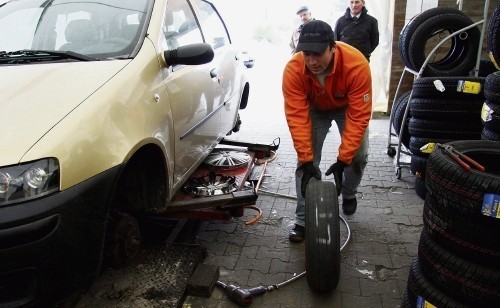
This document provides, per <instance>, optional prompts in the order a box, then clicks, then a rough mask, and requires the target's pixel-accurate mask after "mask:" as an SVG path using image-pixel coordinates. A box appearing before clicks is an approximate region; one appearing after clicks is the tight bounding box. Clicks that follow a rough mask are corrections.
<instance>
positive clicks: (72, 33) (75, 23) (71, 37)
mask: <svg viewBox="0 0 500 308" xmlns="http://www.w3.org/2000/svg"><path fill="white" fill-rule="evenodd" d="M92 28H93V27H92V23H91V22H90V20H88V19H78V20H72V21H70V22H69V24H68V26H67V27H66V30H65V31H64V35H65V36H66V41H68V42H71V43H74V42H88V41H90V40H92V38H93V34H94V33H93V31H92Z"/></svg>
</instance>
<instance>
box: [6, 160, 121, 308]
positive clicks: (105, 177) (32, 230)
mask: <svg viewBox="0 0 500 308" xmlns="http://www.w3.org/2000/svg"><path fill="white" fill-rule="evenodd" d="M118 170H119V168H118V167H116V168H113V169H111V170H108V171H106V172H103V173H101V174H99V175H97V176H95V177H93V178H91V179H89V180H87V181H85V182H83V183H80V184H78V185H76V186H74V187H72V188H70V189H67V190H65V191H62V192H58V193H55V194H52V195H49V196H46V197H43V198H39V199H36V200H31V201H28V202H25V203H21V204H17V205H12V206H7V207H3V208H0V260H1V262H0V306H1V307H5V306H6V307H17V306H22V305H35V304H36V305H37V306H39V305H44V304H48V303H53V302H55V301H57V300H59V299H61V298H63V297H65V296H67V295H68V294H70V293H72V292H75V291H77V290H78V289H80V288H82V287H86V286H87V285H89V284H90V283H91V282H92V281H93V280H94V279H95V278H96V277H97V276H98V274H99V271H100V266H101V261H102V248H103V243H104V233H105V228H106V217H107V214H108V208H109V206H108V204H109V198H110V195H111V194H110V192H111V191H112V187H113V182H114V179H115V177H116V174H117V172H118Z"/></svg>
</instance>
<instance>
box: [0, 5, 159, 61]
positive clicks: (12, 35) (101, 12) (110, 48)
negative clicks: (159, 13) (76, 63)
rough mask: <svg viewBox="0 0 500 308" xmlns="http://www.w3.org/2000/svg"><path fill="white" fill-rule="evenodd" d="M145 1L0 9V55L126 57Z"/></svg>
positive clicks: (142, 21) (134, 42)
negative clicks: (33, 52) (40, 53)
mask: <svg viewBox="0 0 500 308" xmlns="http://www.w3.org/2000/svg"><path fill="white" fill-rule="evenodd" d="M149 1H151V0H134V1H122V0H100V1H83V2H82V1H66V0H53V1H46V0H31V1H11V2H8V3H7V4H6V5H4V6H3V7H2V10H0V50H2V51H6V52H11V51H17V50H48V51H73V52H76V53H79V54H82V55H89V56H92V57H93V58H97V59H104V58H109V57H120V56H129V55H130V53H131V52H132V50H133V49H134V47H135V46H136V45H137V44H138V42H139V38H140V37H139V34H140V33H141V28H142V27H143V25H144V24H145V19H146V18H145V17H146V14H147V8H148V7H149ZM12 29H16V30H15V31H12Z"/></svg>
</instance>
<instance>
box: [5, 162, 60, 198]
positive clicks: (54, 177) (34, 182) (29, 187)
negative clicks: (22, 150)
mask: <svg viewBox="0 0 500 308" xmlns="http://www.w3.org/2000/svg"><path fill="white" fill-rule="evenodd" d="M57 190H59V162H58V161H57V159H55V158H46V159H41V160H37V161H33V162H29V163H24V164H20V165H15V166H9V167H0V206H4V205H9V204H12V203H17V202H23V201H26V200H29V199H34V198H39V197H41V196H44V195H47V194H49V193H52V192H55V191H57Z"/></svg>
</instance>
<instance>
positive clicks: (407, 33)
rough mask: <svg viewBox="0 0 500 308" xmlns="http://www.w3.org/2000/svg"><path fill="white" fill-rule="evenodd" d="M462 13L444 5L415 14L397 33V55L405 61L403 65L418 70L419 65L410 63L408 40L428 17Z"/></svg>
mask: <svg viewBox="0 0 500 308" xmlns="http://www.w3.org/2000/svg"><path fill="white" fill-rule="evenodd" d="M450 13H451V14H463V15H465V14H464V13H463V12H462V11H461V10H458V9H455V8H446V7H436V8H431V9H428V10H425V11H423V12H421V13H420V14H418V15H415V16H414V17H413V18H412V19H411V20H410V21H409V22H408V24H406V26H405V27H404V28H403V30H402V31H401V34H400V35H399V41H398V49H399V55H400V56H401V59H402V60H403V62H404V63H405V66H406V67H408V68H410V69H412V70H414V71H418V70H419V69H420V67H415V66H413V64H412V61H411V59H410V56H409V50H410V41H411V39H412V37H413V36H414V33H415V31H416V30H417V29H418V28H419V27H420V25H421V24H422V23H423V22H424V21H426V20H428V19H429V18H432V17H434V16H437V15H441V14H450Z"/></svg>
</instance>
